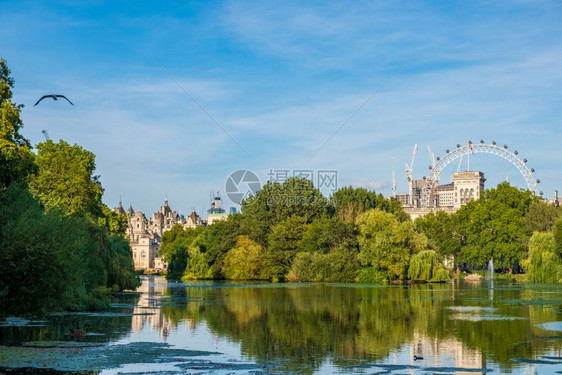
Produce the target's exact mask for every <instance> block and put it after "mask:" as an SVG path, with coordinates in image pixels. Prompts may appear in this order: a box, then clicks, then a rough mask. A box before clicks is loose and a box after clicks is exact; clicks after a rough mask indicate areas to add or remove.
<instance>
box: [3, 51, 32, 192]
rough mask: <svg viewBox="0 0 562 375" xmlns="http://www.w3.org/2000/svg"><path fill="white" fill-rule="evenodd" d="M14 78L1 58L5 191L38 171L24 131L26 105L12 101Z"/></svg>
mask: <svg viewBox="0 0 562 375" xmlns="http://www.w3.org/2000/svg"><path fill="white" fill-rule="evenodd" d="M13 87H14V79H13V78H12V77H10V70H9V69H8V66H7V64H6V60H4V59H0V187H1V188H3V189H5V188H6V187H7V186H8V185H10V183H12V182H14V181H22V182H25V180H26V178H27V177H28V176H29V175H30V174H32V173H34V172H35V170H36V167H35V164H34V161H33V160H34V155H33V153H32V152H31V145H30V143H29V141H28V140H27V139H25V138H24V137H23V136H22V135H21V133H20V130H21V128H22V127H23V122H22V120H21V118H20V113H21V110H22V108H23V105H21V104H20V105H18V104H16V103H14V102H12V89H13Z"/></svg>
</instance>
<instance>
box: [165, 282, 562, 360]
mask: <svg viewBox="0 0 562 375" xmlns="http://www.w3.org/2000/svg"><path fill="white" fill-rule="evenodd" d="M495 292H496V293H495V294H496V296H495V298H496V305H497V306H494V300H490V299H489V293H488V291H487V290H485V289H482V288H473V289H470V288H469V289H466V288H462V289H459V288H458V287H455V286H454V285H414V286H410V287H401V286H396V287H381V286H373V287H364V286H352V285H322V284H300V285H282V286H279V285H268V286H260V287H252V286H224V287H187V288H177V289H175V290H174V292H173V297H172V298H171V301H174V300H176V301H177V302H178V303H177V304H176V303H173V302H172V303H169V304H165V305H164V306H162V308H161V313H162V315H163V317H164V318H165V319H167V320H169V321H171V322H172V323H173V324H178V323H179V322H181V321H188V322H189V323H190V324H199V323H200V322H202V321H205V322H206V324H207V326H208V328H209V329H210V330H211V331H212V332H213V333H215V334H217V335H219V336H221V337H226V338H228V339H230V340H233V341H236V342H239V343H240V345H241V351H242V353H243V354H245V355H247V356H249V357H251V358H252V359H253V360H256V361H258V362H262V363H268V362H270V361H272V360H281V361H283V363H284V364H285V365H286V366H293V367H289V368H287V370H290V369H291V368H294V369H298V370H299V371H302V370H303V369H308V370H309V371H313V370H316V369H318V367H319V366H320V365H321V364H322V362H323V361H324V359H325V358H326V357H330V358H331V360H332V362H333V363H334V364H336V365H339V366H347V365H350V364H354V363H358V362H363V361H368V362H373V361H377V360H382V359H384V358H386V357H387V356H388V355H389V354H390V353H391V352H392V351H394V350H397V349H399V348H401V347H402V346H403V345H404V344H406V343H413V342H414V341H415V338H416V337H425V338H427V340H433V341H436V342H447V343H448V345H449V346H450V345H452V344H451V343H456V344H455V345H462V346H463V347H465V348H467V349H468V350H474V351H477V352H482V353H485V355H484V356H486V357H487V358H488V359H491V360H492V361H494V362H497V363H499V364H500V366H502V368H505V369H509V368H511V366H512V365H513V362H512V361H511V360H512V358H514V357H524V358H533V357H536V356H537V355H539V354H541V353H545V352H547V351H549V350H552V349H554V348H555V347H556V348H560V347H561V345H560V342H559V340H558V342H556V341H553V340H533V338H534V337H535V336H540V335H541V334H542V335H544V334H545V333H544V331H541V329H540V328H538V327H537V326H536V324H537V323H542V322H546V321H555V320H562V319H561V318H562V316H561V314H560V312H559V311H560V310H559V305H558V306H552V305H551V306H549V309H545V308H544V306H540V305H529V304H527V303H526V302H525V301H531V300H532V299H533V298H534V297H535V292H534V291H532V290H531V291H529V290H525V289H517V288H506V289H504V290H502V289H500V290H496V291H495ZM170 295H171V296H172V294H170ZM502 300H508V301H510V303H508V304H500V303H499V302H501V301H502ZM517 301H521V302H520V303H517ZM463 305H467V306H483V307H487V308H488V309H484V310H482V311H481V312H478V311H477V312H476V313H474V312H473V315H471V316H470V318H471V319H465V318H463V316H461V315H459V312H458V311H457V310H455V309H454V308H451V307H454V306H463ZM491 306H494V308H495V309H493V310H492V309H489V307H491ZM552 307H558V308H557V309H556V308H555V309H553V308H552ZM557 311H558V312H557ZM474 314H475V315H474ZM478 314H480V315H478ZM482 314H488V315H489V314H493V315H494V316H496V317H500V316H509V317H515V318H519V319H512V320H509V319H507V320H482V319H480V318H486V317H482V316H481V315H482ZM455 350H456V351H457V352H462V350H460V349H459V350H457V349H455ZM484 356H479V358H480V360H479V361H480V362H478V363H475V364H474V366H475V367H484V366H485V363H483V361H484V360H485V359H481V358H482V357H484ZM464 366H465V367H466V364H464Z"/></svg>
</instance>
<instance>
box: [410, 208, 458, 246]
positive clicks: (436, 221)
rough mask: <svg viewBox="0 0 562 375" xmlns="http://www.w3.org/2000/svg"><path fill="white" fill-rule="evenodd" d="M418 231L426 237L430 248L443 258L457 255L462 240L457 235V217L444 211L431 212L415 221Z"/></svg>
mask: <svg viewBox="0 0 562 375" xmlns="http://www.w3.org/2000/svg"><path fill="white" fill-rule="evenodd" d="M414 224H415V227H416V229H417V230H419V231H420V232H422V233H423V234H425V235H426V237H427V239H428V246H429V247H430V248H431V249H433V250H435V251H437V252H438V253H439V255H441V256H449V255H454V256H457V254H458V253H459V251H460V247H461V239H460V236H459V234H458V233H457V216H455V215H451V214H448V213H446V212H444V211H437V212H436V213H433V212H430V213H428V214H426V215H424V216H422V217H419V218H417V219H416V220H415V221H414Z"/></svg>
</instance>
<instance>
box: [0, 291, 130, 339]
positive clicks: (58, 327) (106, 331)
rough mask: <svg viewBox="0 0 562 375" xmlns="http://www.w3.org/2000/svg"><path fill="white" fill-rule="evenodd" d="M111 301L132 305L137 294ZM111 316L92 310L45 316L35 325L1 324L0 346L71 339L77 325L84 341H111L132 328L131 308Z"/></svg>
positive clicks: (114, 312) (116, 296)
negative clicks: (83, 334) (81, 331)
mask: <svg viewBox="0 0 562 375" xmlns="http://www.w3.org/2000/svg"><path fill="white" fill-rule="evenodd" d="M112 300H113V302H115V303H120V304H124V305H126V306H134V305H135V304H136V303H137V302H138V300H139V296H138V294H132V293H131V294H121V295H114V296H113V297H112ZM109 313H110V314H114V315H113V316H112V315H108V316H103V314H104V313H103V312H101V313H100V315H98V314H97V313H96V312H92V313H68V314H64V313H63V314H55V315H51V316H47V317H46V318H44V320H42V321H39V322H38V323H37V324H38V325H39V326H35V325H28V326H21V327H13V326H4V327H0V345H21V344H22V343H24V342H31V341H64V340H71V339H72V337H71V335H70V331H71V330H74V329H75V328H77V327H80V328H81V329H84V330H85V331H86V332H87V333H88V334H89V335H88V336H86V338H85V339H84V341H96V342H110V341H116V340H118V339H120V338H122V337H123V336H125V335H127V334H128V333H129V331H130V329H131V323H132V318H133V317H132V316H131V315H130V313H131V309H130V308H127V307H125V308H115V309H112V310H111V311H110V312H109Z"/></svg>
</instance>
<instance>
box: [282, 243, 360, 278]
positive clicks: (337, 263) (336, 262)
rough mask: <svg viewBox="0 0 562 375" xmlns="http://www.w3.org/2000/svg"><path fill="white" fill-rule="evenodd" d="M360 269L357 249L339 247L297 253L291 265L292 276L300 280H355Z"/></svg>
mask: <svg viewBox="0 0 562 375" xmlns="http://www.w3.org/2000/svg"><path fill="white" fill-rule="evenodd" d="M358 269H359V260H358V259H357V250H356V249H355V248H352V249H349V248H347V247H337V248H335V249H332V250H330V252H329V253H321V252H300V253H297V254H296V256H295V257H294V259H293V263H292V266H291V276H292V278H294V279H296V280H299V281H316V282H353V281H355V277H356V275H357V270H358ZM290 278H291V277H290Z"/></svg>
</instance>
